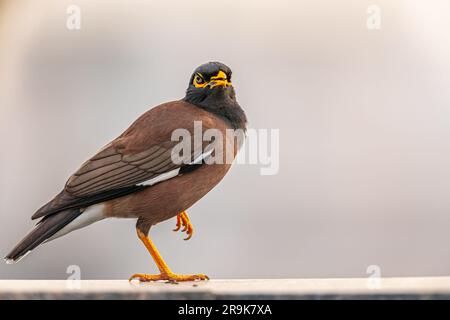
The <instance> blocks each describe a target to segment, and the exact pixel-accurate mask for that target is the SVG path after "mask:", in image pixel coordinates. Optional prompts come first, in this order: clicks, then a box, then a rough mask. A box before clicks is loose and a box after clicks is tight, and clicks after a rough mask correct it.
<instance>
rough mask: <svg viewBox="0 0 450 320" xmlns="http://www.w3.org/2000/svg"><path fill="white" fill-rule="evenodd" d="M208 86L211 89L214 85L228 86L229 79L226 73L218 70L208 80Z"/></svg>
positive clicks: (229, 83) (229, 84)
mask: <svg viewBox="0 0 450 320" xmlns="http://www.w3.org/2000/svg"><path fill="white" fill-rule="evenodd" d="M208 86H209V87H210V88H211V89H212V88H215V87H228V86H231V81H228V79H227V75H226V73H225V72H223V71H219V72H218V73H217V75H215V76H214V77H211V79H210V81H209V82H208Z"/></svg>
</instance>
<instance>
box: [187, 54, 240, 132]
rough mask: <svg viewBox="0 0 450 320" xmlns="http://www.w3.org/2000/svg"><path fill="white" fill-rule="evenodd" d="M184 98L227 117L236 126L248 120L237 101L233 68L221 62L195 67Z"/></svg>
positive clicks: (238, 126)
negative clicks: (232, 75)
mask: <svg viewBox="0 0 450 320" xmlns="http://www.w3.org/2000/svg"><path fill="white" fill-rule="evenodd" d="M184 100H185V101H187V102H190V103H192V104H194V105H196V106H198V107H200V108H203V109H205V110H207V111H209V112H212V113H215V114H217V115H219V116H221V117H223V118H226V119H227V120H229V121H230V122H231V124H232V126H233V127H235V128H241V127H244V126H245V123H246V121H247V118H246V117H245V114H244V111H243V110H242V109H241V107H240V106H239V104H238V103H237V101H236V94H235V92H234V88H233V85H232V83H231V69H230V68H229V67H228V66H226V65H225V64H223V63H221V62H208V63H205V64H202V65H201V66H199V67H198V68H197V69H195V71H194V73H193V74H192V76H191V79H190V81H189V86H188V88H187V90H186V96H185V98H184Z"/></svg>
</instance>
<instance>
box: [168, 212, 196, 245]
mask: <svg viewBox="0 0 450 320" xmlns="http://www.w3.org/2000/svg"><path fill="white" fill-rule="evenodd" d="M181 226H183V229H182V230H181V232H186V234H187V237H186V238H184V240H189V239H190V238H191V237H192V235H193V233H194V227H193V226H192V224H191V221H190V220H189V217H188V215H187V213H186V211H183V212H182V213H180V214H179V215H177V224H176V227H175V229H173V231H178V230H180V228H181Z"/></svg>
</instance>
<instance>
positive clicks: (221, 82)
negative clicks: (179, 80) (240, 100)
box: [186, 62, 235, 104]
mask: <svg viewBox="0 0 450 320" xmlns="http://www.w3.org/2000/svg"><path fill="white" fill-rule="evenodd" d="M221 98H225V99H226V98H228V99H229V98H231V99H235V94H234V89H233V85H232V83H231V69H230V68H229V67H228V66H226V65H224V64H223V63H221V62H208V63H205V64H202V65H201V66H199V67H198V68H197V69H195V71H194V73H193V74H192V76H191V79H190V81H189V86H188V88H187V90H186V100H188V101H189V102H192V103H194V104H199V103H201V102H204V101H205V100H207V102H213V100H216V99H221ZM208 100H209V101H208Z"/></svg>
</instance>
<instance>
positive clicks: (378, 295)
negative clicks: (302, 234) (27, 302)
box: [0, 277, 450, 299]
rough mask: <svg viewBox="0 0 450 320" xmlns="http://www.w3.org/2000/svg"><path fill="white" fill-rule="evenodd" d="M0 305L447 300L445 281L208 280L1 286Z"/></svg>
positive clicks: (448, 285) (0, 282) (4, 283)
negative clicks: (129, 301)
mask: <svg viewBox="0 0 450 320" xmlns="http://www.w3.org/2000/svg"><path fill="white" fill-rule="evenodd" d="M0 299H450V277H428V278H384V279H380V280H379V282H377V280H373V279H370V280H369V279H367V278H361V279H355V278H350V279H271V280H269V279H268V280H211V281H208V282H195V283H193V282H190V283H179V284H171V283H161V282H158V283H144V284H139V283H137V282H132V283H131V284H130V283H128V281H126V280H83V281H80V282H78V283H77V282H73V281H64V280H0Z"/></svg>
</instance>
